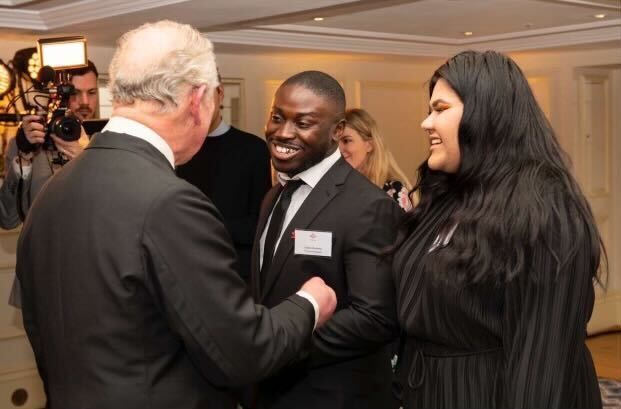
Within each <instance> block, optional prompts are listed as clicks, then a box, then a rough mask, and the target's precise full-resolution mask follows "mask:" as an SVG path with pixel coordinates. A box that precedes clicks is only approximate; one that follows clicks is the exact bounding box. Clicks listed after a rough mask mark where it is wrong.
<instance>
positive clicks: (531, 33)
mask: <svg viewBox="0 0 621 409" xmlns="http://www.w3.org/2000/svg"><path fill="white" fill-rule="evenodd" d="M609 27H616V29H617V38H616V39H619V40H621V19H616V20H606V21H597V22H592V23H584V24H573V25H566V26H559V27H551V28H542V29H535V30H528V31H516V32H513V33H505V34H496V35H490V36H480V37H467V38H446V37H432V36H421V35H410V34H394V33H378V32H374V31H362V30H348V29H341V28H328V27H312V26H302V25H295V24H280V25H271V26H260V27H257V29H260V30H270V31H281V32H289V33H298V34H320V35H326V36H334V37H352V38H365V39H371V40H377V39H382V40H392V41H405V42H417V43H429V44H443V45H469V44H477V43H482V42H490V41H497V40H513V39H518V38H532V37H540V36H545V35H549V34H559V33H571V32H581V33H584V32H587V31H593V32H599V31H600V30H599V29H601V28H609ZM611 39H612V40H614V39H615V38H608V39H607V40H611ZM607 40H606V41H607Z"/></svg>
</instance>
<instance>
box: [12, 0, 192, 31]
mask: <svg viewBox="0 0 621 409" xmlns="http://www.w3.org/2000/svg"><path fill="white" fill-rule="evenodd" d="M187 1H190V0H133V1H127V0H82V1H78V2H75V3H71V4H65V5H62V6H56V7H50V8H46V9H43V10H38V11H35V10H16V9H7V10H2V13H1V15H0V27H8V28H20V29H24V30H37V31H45V30H53V29H56V28H62V27H66V26H71V25H74V24H80V23H85V22H89V21H93V20H101V19H103V18H107V17H114V16H119V15H124V14H129V13H134V12H139V11H144V10H149V9H153V8H157V7H163V6H169V5H172V4H178V3H185V2H187Z"/></svg>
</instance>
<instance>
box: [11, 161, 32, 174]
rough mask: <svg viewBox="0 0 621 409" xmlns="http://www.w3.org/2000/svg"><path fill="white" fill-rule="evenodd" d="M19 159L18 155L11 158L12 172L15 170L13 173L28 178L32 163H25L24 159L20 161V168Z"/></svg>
mask: <svg viewBox="0 0 621 409" xmlns="http://www.w3.org/2000/svg"><path fill="white" fill-rule="evenodd" d="M19 161H20V158H19V156H16V157H15V158H14V159H13V163H12V164H11V165H12V166H13V172H15V174H16V175H17V176H19V177H20V178H22V179H24V180H27V179H29V178H30V172H31V171H32V163H25V161H22V166H21V169H20V166H19Z"/></svg>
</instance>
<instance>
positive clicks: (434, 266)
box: [394, 51, 603, 408]
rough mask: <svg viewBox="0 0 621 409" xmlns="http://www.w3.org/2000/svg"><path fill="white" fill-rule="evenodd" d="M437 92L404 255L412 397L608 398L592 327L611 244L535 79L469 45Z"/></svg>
mask: <svg viewBox="0 0 621 409" xmlns="http://www.w3.org/2000/svg"><path fill="white" fill-rule="evenodd" d="M429 93H430V103H429V106H430V114H429V116H428V117H427V118H426V119H425V120H424V121H423V123H422V127H423V128H424V129H425V130H426V131H427V133H428V135H429V142H430V155H429V158H428V160H427V161H426V162H425V163H423V164H422V165H421V167H420V168H419V180H418V184H417V186H416V187H415V190H417V191H418V192H419V195H420V202H419V203H418V205H417V206H416V207H415V208H414V209H413V211H412V212H410V213H409V214H408V216H407V221H406V222H405V224H404V226H403V228H402V229H401V231H400V234H399V237H398V239H397V247H396V253H395V258H394V266H395V279H396V286H397V297H398V313H399V320H400V323H401V326H402V328H403V331H404V336H403V340H404V343H403V346H404V348H403V351H402V352H401V356H400V362H399V365H398V369H397V376H398V379H399V380H400V384H401V386H402V387H403V399H404V407H405V408H597V407H601V405H602V404H601V398H600V395H599V389H598V385H597V378H596V376H595V371H594V368H593V362H592V359H591V356H590V354H589V351H588V350H587V347H586V346H585V337H586V325H587V322H588V320H589V318H590V316H591V312H592V309H593V302H594V288H593V286H594V280H597V277H598V267H599V264H600V252H601V249H602V248H603V247H602V245H601V239H600V236H599V233H598V231H597V227H596V225H595V220H594V218H593V215H592V213H591V210H590V207H589V205H588V203H587V201H586V199H585V197H584V195H583V194H582V192H581V191H580V188H579V187H578V184H577V182H576V180H575V179H574V177H573V176H572V174H571V172H570V170H569V166H568V163H567V160H566V158H565V156H564V154H563V152H562V150H561V148H560V146H559V144H558V141H557V140H556V138H555V135H554V132H553V131H552V128H551V126H550V124H549V122H548V121H547V120H546V118H545V116H544V114H543V112H542V111H541V109H540V108H539V106H538V105H537V102H536V101H535V98H534V96H533V94H532V91H531V89H530V87H529V85H528V83H527V81H526V78H525V77H524V75H523V74H522V72H521V71H520V69H519V67H518V66H517V65H516V64H515V63H514V62H513V61H512V60H511V59H509V58H507V57H505V56H503V55H501V54H498V53H495V52H490V51H488V52H484V53H480V52H471V51H469V52H463V53H460V54H458V55H456V56H455V57H453V58H451V59H450V60H448V61H447V62H446V63H445V64H444V65H442V66H441V67H440V68H438V70H437V71H436V72H435V73H434V74H433V77H432V78H431V82H430V86H429Z"/></svg>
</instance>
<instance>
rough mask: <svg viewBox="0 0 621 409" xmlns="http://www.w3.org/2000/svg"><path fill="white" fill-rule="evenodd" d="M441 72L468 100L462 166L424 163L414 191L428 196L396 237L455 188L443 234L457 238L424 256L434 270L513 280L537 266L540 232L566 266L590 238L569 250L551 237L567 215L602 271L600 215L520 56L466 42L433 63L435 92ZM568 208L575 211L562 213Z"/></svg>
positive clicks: (472, 278) (468, 278)
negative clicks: (449, 169)
mask: <svg viewBox="0 0 621 409" xmlns="http://www.w3.org/2000/svg"><path fill="white" fill-rule="evenodd" d="M440 79H443V80H445V81H446V82H447V83H448V84H449V85H450V86H451V88H452V89H453V90H454V91H455V92H456V93H457V95H458V96H459V98H460V99H461V101H462V102H463V105H464V109H463V116H462V118H461V122H460V125H459V148H460V155H461V162H460V166H459V169H458V171H457V172H456V173H455V174H446V173H443V172H439V171H434V170H431V169H429V167H428V165H427V162H426V161H425V162H424V163H423V164H422V165H421V166H420V167H419V170H418V183H417V185H416V186H415V187H414V189H413V192H415V191H418V193H419V197H420V202H419V204H418V205H417V206H416V208H415V209H413V211H411V212H410V213H409V214H408V215H407V216H406V219H405V221H404V224H403V225H402V228H401V230H400V233H399V236H398V238H397V246H398V245H399V243H402V242H403V241H404V240H405V239H406V238H407V236H408V235H409V234H410V233H411V232H412V231H413V229H415V228H416V226H417V225H418V222H419V221H420V220H422V218H424V217H425V215H426V214H427V213H428V212H429V211H430V209H432V207H433V206H434V204H437V200H446V197H447V196H446V194H447V193H450V195H451V197H452V199H451V200H454V201H455V202H456V204H455V210H454V211H453V213H452V214H451V216H450V217H449V219H448V221H447V222H446V224H445V225H444V226H443V227H442V229H441V230H440V235H441V236H442V235H446V234H449V233H448V232H449V231H450V230H451V228H452V227H453V226H457V229H456V230H455V232H454V234H453V235H452V237H451V243H450V245H448V246H445V247H443V248H440V249H439V250H436V251H434V252H432V253H430V254H429V256H428V257H426V264H427V265H426V268H427V270H428V271H429V272H430V273H431V274H432V276H433V277H436V278H444V279H445V280H444V281H450V282H453V283H477V282H484V281H485V282H487V281H491V282H495V283H497V284H498V283H502V282H507V281H509V280H511V279H512V278H514V277H516V276H517V275H518V274H520V273H521V272H525V271H527V270H528V269H530V268H531V265H530V264H529V263H530V260H531V258H532V255H533V252H534V250H535V248H536V246H540V245H542V240H543V245H545V246H546V247H547V248H548V249H549V250H550V251H551V252H552V254H553V257H554V258H555V261H556V265H557V271H556V273H558V272H559V271H560V270H561V269H562V266H563V265H564V263H565V262H567V261H568V260H570V259H571V257H572V256H573V255H575V253H576V251H578V246H579V245H583V243H574V245H573V247H571V248H563V249H562V251H561V249H559V247H558V245H556V244H555V243H553V242H551V239H550V238H548V237H550V236H551V235H550V234H549V233H550V232H547V231H546V230H547V229H549V228H550V226H551V225H557V224H558V223H563V224H566V225H564V226H563V227H562V228H561V227H559V231H561V230H562V231H564V232H565V233H567V234H570V235H572V236H579V237H582V238H584V239H585V240H587V241H589V243H588V246H589V248H590V251H589V252H588V253H589V255H588V257H589V258H590V259H589V260H588V261H589V265H590V266H591V267H592V269H591V271H592V272H593V275H594V277H595V278H597V276H598V274H597V271H598V266H599V264H600V254H601V251H602V250H603V245H602V242H601V238H600V235H599V232H598V230H597V227H596V224H595V220H594V217H593V215H592V212H591V209H590V207H589V204H588V203H587V200H586V199H585V197H584V195H583V194H582V192H581V190H580V188H579V187H578V184H577V182H576V180H575V179H574V177H573V176H572V174H571V172H570V170H569V161H568V158H567V156H566V155H565V153H564V152H563V150H562V149H561V147H560V145H559V143H558V141H557V139H556V137H555V135H554V131H553V130H552V127H551V125H550V123H549V122H548V120H547V119H546V117H545V115H544V113H543V112H542V110H541V108H540V107H539V105H538V104H537V101H536V100H535V97H534V95H533V93H532V91H531V89H530V86H529V84H528V82H527V81H526V78H525V77H524V74H523V73H522V71H521V70H520V68H519V67H518V66H517V64H516V63H515V62H514V61H513V60H511V59H510V58H508V57H506V56H504V55H502V54H500V53H497V52H493V51H487V52H474V51H466V52H462V53H460V54H457V55H456V56H454V57H452V58H451V59H449V60H448V61H447V62H446V63H445V64H443V65H442V66H441V67H440V68H438V69H437V70H436V71H435V73H434V74H433V76H432V78H431V81H430V83H429V95H430V96H431V94H432V92H433V89H434V87H435V85H436V83H437V82H438V81H439V80H440ZM561 214H564V215H569V217H565V218H563V216H560V217H561V218H562V220H559V215H561ZM565 219H568V220H565ZM545 233H548V235H546V234H545ZM566 242H570V243H571V239H568V240H566ZM604 256H605V252H604ZM448 272H450V273H448Z"/></svg>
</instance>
